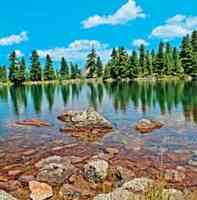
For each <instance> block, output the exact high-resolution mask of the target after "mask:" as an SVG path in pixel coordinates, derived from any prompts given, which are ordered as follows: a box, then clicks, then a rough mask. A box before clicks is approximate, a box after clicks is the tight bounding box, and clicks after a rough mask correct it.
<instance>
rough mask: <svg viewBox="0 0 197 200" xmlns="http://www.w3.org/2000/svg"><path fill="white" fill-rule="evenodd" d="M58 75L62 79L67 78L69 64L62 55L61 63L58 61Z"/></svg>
mask: <svg viewBox="0 0 197 200" xmlns="http://www.w3.org/2000/svg"><path fill="white" fill-rule="evenodd" d="M60 76H61V79H62V80H65V79H68V78H69V66H68V63H67V61H66V59H65V58H64V57H62V58H61V63H60Z"/></svg>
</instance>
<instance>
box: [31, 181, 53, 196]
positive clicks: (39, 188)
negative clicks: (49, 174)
mask: <svg viewBox="0 0 197 200" xmlns="http://www.w3.org/2000/svg"><path fill="white" fill-rule="evenodd" d="M29 189H30V191H31V195H30V197H31V199H32V200H45V199H49V198H50V197H52V196H53V190H52V187H51V186H50V185H48V184H46V183H40V182H37V181H31V182H29Z"/></svg>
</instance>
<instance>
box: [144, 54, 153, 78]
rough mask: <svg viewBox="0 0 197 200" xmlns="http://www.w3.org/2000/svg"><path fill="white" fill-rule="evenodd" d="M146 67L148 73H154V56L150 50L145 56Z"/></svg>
mask: <svg viewBox="0 0 197 200" xmlns="http://www.w3.org/2000/svg"><path fill="white" fill-rule="evenodd" d="M145 68H146V69H147V72H148V75H152V74H153V65H152V57H151V55H150V52H149V51H147V52H146V56H145Z"/></svg>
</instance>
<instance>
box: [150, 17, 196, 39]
mask: <svg viewBox="0 0 197 200" xmlns="http://www.w3.org/2000/svg"><path fill="white" fill-rule="evenodd" d="M194 29H197V16H189V17H187V16H185V15H175V16H173V17H171V18H169V19H168V20H167V21H166V22H165V24H164V25H160V26H157V27H156V28H154V29H153V30H152V33H151V36H150V37H157V38H162V39H172V38H176V37H183V36H185V35H186V34H188V33H191V32H192V31H193V30H194Z"/></svg>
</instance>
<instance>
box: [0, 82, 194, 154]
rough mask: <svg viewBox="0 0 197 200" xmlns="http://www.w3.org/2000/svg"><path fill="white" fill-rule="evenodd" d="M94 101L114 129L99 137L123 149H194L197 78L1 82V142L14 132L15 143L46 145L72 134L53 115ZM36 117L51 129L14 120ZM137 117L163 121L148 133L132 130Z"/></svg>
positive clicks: (84, 107)
mask: <svg viewBox="0 0 197 200" xmlns="http://www.w3.org/2000/svg"><path fill="white" fill-rule="evenodd" d="M89 106H93V107H94V108H95V109H96V110H97V111H98V112H100V113H101V114H102V115H104V116H105V117H106V118H107V119H108V120H109V121H111V122H112V124H113V126H114V128H115V129H116V130H117V131H115V132H114V133H112V134H108V135H106V136H105V137H104V138H103V139H101V140H100V141H98V143H99V144H119V145H123V146H124V147H125V148H127V149H132V148H133V149H136V150H137V149H145V150H150V151H154V152H159V151H161V150H162V151H175V152H178V151H185V150H187V151H189V152H192V151H195V150H196V147H197V82H196V81H193V82H183V81H176V82H157V83H156V82H140V83H137V82H132V83H105V84H102V83H94V84H93V83H84V84H82V83H81V84H79V83H78V84H74V83H72V84H66V85H55V84H51V85H33V86H21V87H0V141H1V140H2V143H3V142H5V141H6V140H9V139H10V137H12V138H16V140H17V136H20V137H18V142H17V145H18V146H20V147H24V148H25V147H26V146H28V144H29V145H30V144H31V145H38V144H42V143H43V144H45V145H47V142H49V141H54V140H58V139H59V140H60V139H61V140H65V141H71V140H74V138H72V137H70V136H69V135H67V134H63V133H60V132H59V128H60V127H62V123H61V122H59V121H58V120H57V116H58V115H59V114H61V113H63V112H64V111H66V110H84V109H87V108H88V107H89ZM31 118H40V119H43V120H46V121H49V122H50V123H51V124H52V125H53V127H52V128H50V129H48V128H47V129H46V128H45V129H42V128H41V129H40V128H19V127H15V126H14V125H13V124H14V122H15V121H16V120H22V119H31ZM141 118H154V119H158V120H161V121H163V122H164V123H165V124H166V125H165V127H164V128H163V129H161V130H157V131H155V132H153V133H151V134H149V135H141V134H139V133H137V132H136V131H135V129H134V125H135V123H136V122H137V121H138V120H139V119H141Z"/></svg>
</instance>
